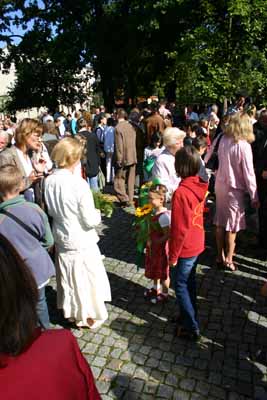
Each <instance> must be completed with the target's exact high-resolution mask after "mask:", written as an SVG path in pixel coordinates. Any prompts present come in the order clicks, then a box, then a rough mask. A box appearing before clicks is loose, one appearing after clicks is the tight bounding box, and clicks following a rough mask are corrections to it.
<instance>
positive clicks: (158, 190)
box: [149, 184, 167, 204]
mask: <svg viewBox="0 0 267 400" xmlns="http://www.w3.org/2000/svg"><path fill="white" fill-rule="evenodd" d="M149 194H150V195H151V194H152V196H153V197H154V196H155V197H156V198H158V199H162V201H163V204H165V202H166V194H167V188H166V186H165V185H162V184H158V185H152V186H151V187H150V189H149Z"/></svg>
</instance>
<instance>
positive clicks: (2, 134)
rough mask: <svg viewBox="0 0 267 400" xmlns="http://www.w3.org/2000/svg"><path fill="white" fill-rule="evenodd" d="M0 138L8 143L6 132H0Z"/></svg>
mask: <svg viewBox="0 0 267 400" xmlns="http://www.w3.org/2000/svg"><path fill="white" fill-rule="evenodd" d="M0 137H1V138H4V139H6V141H7V142H8V139H9V135H8V133H7V131H3V130H0Z"/></svg>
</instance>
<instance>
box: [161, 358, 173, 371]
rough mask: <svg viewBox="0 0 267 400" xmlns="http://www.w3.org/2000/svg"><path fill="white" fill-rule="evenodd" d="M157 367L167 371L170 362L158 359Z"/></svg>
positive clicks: (169, 368)
mask: <svg viewBox="0 0 267 400" xmlns="http://www.w3.org/2000/svg"><path fill="white" fill-rule="evenodd" d="M158 369H159V370H160V371H163V372H169V371H170V370H171V364H170V363H169V362H167V361H160V362H159V366H158Z"/></svg>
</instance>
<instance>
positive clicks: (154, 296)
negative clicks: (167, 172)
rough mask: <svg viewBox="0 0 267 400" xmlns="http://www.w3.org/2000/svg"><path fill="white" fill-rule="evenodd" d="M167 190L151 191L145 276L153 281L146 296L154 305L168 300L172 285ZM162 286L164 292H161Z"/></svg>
mask: <svg viewBox="0 0 267 400" xmlns="http://www.w3.org/2000/svg"><path fill="white" fill-rule="evenodd" d="M166 193H167V189H166V186H164V185H155V186H152V187H151V189H150V191H149V203H150V204H151V205H152V206H153V214H152V218H151V222H150V227H149V231H150V234H149V239H148V241H147V247H146V258H145V276H146V278H149V279H153V281H154V284H153V287H152V288H151V289H146V290H145V293H144V296H145V298H148V299H150V301H151V302H152V303H154V304H156V303H160V302H164V301H166V300H167V299H168V290H169V285H170V279H169V265H168V264H169V263H168V238H169V228H170V224H171V215H170V211H168V210H167V208H166V207H165V206H164V205H165V199H166ZM160 284H161V285H162V291H161V290H160Z"/></svg>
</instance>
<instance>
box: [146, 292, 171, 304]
mask: <svg viewBox="0 0 267 400" xmlns="http://www.w3.org/2000/svg"><path fill="white" fill-rule="evenodd" d="M165 301H168V295H166V294H163V293H160V294H158V295H157V296H156V297H154V298H153V299H151V300H150V302H151V303H152V304H158V303H165Z"/></svg>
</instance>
